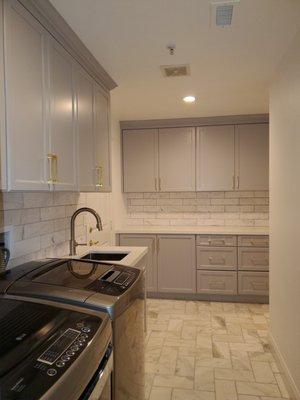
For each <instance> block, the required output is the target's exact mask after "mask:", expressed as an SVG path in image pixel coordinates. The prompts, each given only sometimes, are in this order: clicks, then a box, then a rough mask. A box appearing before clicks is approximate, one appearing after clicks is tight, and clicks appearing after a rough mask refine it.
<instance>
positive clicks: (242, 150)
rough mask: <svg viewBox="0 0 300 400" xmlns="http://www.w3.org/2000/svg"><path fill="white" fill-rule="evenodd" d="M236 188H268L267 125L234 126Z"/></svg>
mask: <svg viewBox="0 0 300 400" xmlns="http://www.w3.org/2000/svg"><path fill="white" fill-rule="evenodd" d="M236 189H238V190H268V189H269V125H268V124H248V125H237V126H236Z"/></svg>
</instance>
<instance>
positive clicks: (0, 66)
mask: <svg viewBox="0 0 300 400" xmlns="http://www.w3.org/2000/svg"><path fill="white" fill-rule="evenodd" d="M0 21H3V7H2V6H1V7H0ZM3 28H4V26H3V23H2V24H0V149H1V151H0V190H5V189H6V133H5V97H4V96H5V93H4V47H3V43H4V31H3Z"/></svg>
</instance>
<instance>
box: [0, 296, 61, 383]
mask: <svg viewBox="0 0 300 400" xmlns="http://www.w3.org/2000/svg"><path fill="white" fill-rule="evenodd" d="M66 315H67V313H66V312H65V311H64V310H62V309H59V308H55V307H50V306H46V305H42V304H36V303H29V302H24V301H17V300H10V299H1V300H0V332H1V334H0V348H1V354H0V376H3V375H5V374H6V373H7V372H8V370H10V369H11V368H13V367H14V366H15V365H17V364H18V363H19V362H20V361H21V360H22V359H23V358H25V357H26V356H28V355H29V354H30V353H31V352H32V351H33V349H35V348H37V347H38V346H40V345H41V344H42V342H44V341H45V340H46V339H47V337H48V334H49V333H50V332H51V331H52V330H53V328H54V327H55V326H59V325H60V324H61V323H62V321H63V320H64V319H65V318H66Z"/></svg>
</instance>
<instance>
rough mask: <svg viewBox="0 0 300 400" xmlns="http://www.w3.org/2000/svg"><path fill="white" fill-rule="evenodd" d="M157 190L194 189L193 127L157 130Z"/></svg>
mask: <svg viewBox="0 0 300 400" xmlns="http://www.w3.org/2000/svg"><path fill="white" fill-rule="evenodd" d="M158 147H159V190H162V191H165V192H172V191H173V192H175V191H193V190H195V128H171V129H169V128H164V129H160V130H159V139H158Z"/></svg>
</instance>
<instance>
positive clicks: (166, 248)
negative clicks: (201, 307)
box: [158, 235, 196, 293]
mask: <svg viewBox="0 0 300 400" xmlns="http://www.w3.org/2000/svg"><path fill="white" fill-rule="evenodd" d="M195 246H196V245H195V236H194V235H182V236H180V235H161V236H158V291H159V292H170V293H195V292H196V260H195V251H196V250H195Z"/></svg>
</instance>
